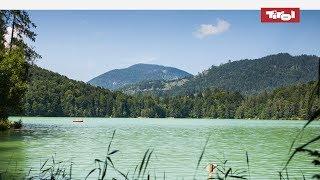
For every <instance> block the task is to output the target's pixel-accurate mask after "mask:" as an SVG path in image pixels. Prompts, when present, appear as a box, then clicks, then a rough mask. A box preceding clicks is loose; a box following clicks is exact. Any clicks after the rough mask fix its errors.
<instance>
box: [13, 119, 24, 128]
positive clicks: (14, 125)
mask: <svg viewBox="0 0 320 180" xmlns="http://www.w3.org/2000/svg"><path fill="white" fill-rule="evenodd" d="M12 127H13V129H21V128H22V121H21V119H20V120H19V121H14V122H13V123H12Z"/></svg>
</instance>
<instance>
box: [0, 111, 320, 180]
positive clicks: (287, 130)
mask: <svg viewBox="0 0 320 180" xmlns="http://www.w3.org/2000/svg"><path fill="white" fill-rule="evenodd" d="M18 119H20V118H18V117H13V118H11V120H18ZM74 119H75V118H43V117H23V118H22V120H23V123H24V124H25V130H22V131H15V132H10V133H1V134H0V171H5V170H6V169H8V171H10V172H11V173H13V174H14V173H27V172H29V170H30V168H31V171H30V173H31V174H36V173H38V171H37V170H39V169H40V166H41V165H42V164H43V162H44V161H45V160H46V159H48V158H50V157H51V156H54V158H55V160H56V161H72V162H73V166H72V174H73V175H72V177H73V178H74V179H84V177H85V176H86V175H87V174H88V173H89V172H90V170H91V169H93V168H94V167H96V166H95V163H94V159H104V157H105V155H106V151H107V146H108V143H109V140H110V137H111V135H112V132H113V130H116V135H115V139H114V143H113V145H112V147H113V149H118V150H119V152H118V153H116V154H115V155H114V157H113V161H114V164H115V166H116V167H117V168H119V169H121V170H122V171H123V172H127V171H130V172H132V171H134V168H135V166H136V165H137V164H138V163H139V162H140V161H141V159H142V157H143V155H144V152H145V151H146V150H147V149H148V148H153V149H154V154H153V156H152V157H151V161H150V164H149V169H148V171H149V172H150V173H151V174H152V175H153V174H156V176H157V177H159V178H161V177H162V176H163V174H164V172H165V174H166V178H167V179H192V178H193V175H194V174H195V168H196V165H197V160H198V158H199V156H200V154H201V151H202V147H203V146H204V144H205V141H206V139H207V137H208V136H209V134H211V138H210V140H209V142H208V146H207V148H206V151H205V154H204V156H203V159H202V162H201V163H200V168H199V169H198V171H197V172H196V177H198V179H205V177H206V176H207V174H206V171H205V169H204V167H205V166H206V164H207V163H209V162H215V163H216V164H222V163H221V162H222V161H224V160H228V162H227V165H229V166H232V167H233V168H234V169H240V170H246V166H247V165H246V156H245V153H246V151H248V153H249V158H250V174H251V177H252V179H279V177H278V171H279V170H281V168H282V167H283V166H284V163H285V162H286V160H287V158H288V150H289V147H290V144H291V142H292V140H293V139H294V137H295V136H296V134H297V132H298V131H299V129H300V128H301V127H302V126H303V124H304V123H305V121H282V120H276V121H275V120H213V119H142V118H141V119H140V118H139V119H120V118H118V119H116V118H115V119H113V118H82V119H83V120H84V122H83V123H74V122H73V120H74ZM319 128H320V124H319V122H316V123H314V124H312V125H311V126H310V127H309V128H308V129H307V130H306V131H305V133H304V135H303V137H302V138H301V140H300V143H302V142H304V141H305V140H308V139H311V138H312V137H314V136H316V135H317V134H318V133H319ZM315 146H317V147H318V148H319V147H320V145H319V144H317V145H315ZM288 171H289V174H290V175H291V176H292V177H296V178H297V179H301V178H302V174H301V173H304V175H305V176H306V178H307V179H309V178H310V176H311V174H313V173H316V172H317V169H316V168H315V167H314V166H313V165H311V163H310V159H309V158H308V157H307V156H305V155H302V154H301V155H298V156H296V157H295V158H294V160H293V162H292V164H291V165H290V166H289V169H288Z"/></svg>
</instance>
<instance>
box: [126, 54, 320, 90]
mask: <svg viewBox="0 0 320 180" xmlns="http://www.w3.org/2000/svg"><path fill="white" fill-rule="evenodd" d="M317 73H318V57H317V56H310V55H300V56H291V55H290V54H287V53H280V54H275V55H269V56H265V57H262V58H258V59H244V60H239V61H233V62H228V63H226V64H222V65H220V66H212V67H211V68H209V69H208V70H205V71H203V72H202V73H199V74H198V75H196V76H194V77H189V78H184V79H178V80H175V81H148V82H142V83H138V84H136V85H132V86H128V87H126V88H125V89H123V91H124V92H126V93H129V94H135V93H150V94H155V95H165V94H167V95H180V94H189V93H195V92H200V91H202V90H204V89H207V88H213V89H215V88H221V89H226V90H231V91H238V92H241V93H243V94H256V93H259V92H261V91H270V90H273V89H275V88H277V87H282V86H288V85H295V84H299V83H306V82H309V81H312V80H315V79H316V77H317Z"/></svg>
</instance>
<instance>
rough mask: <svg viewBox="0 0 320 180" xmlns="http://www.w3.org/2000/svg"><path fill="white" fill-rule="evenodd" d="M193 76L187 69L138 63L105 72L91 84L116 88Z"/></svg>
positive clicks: (92, 80) (91, 81)
mask: <svg viewBox="0 0 320 180" xmlns="http://www.w3.org/2000/svg"><path fill="white" fill-rule="evenodd" d="M189 76H192V75H191V74H189V73H188V72H186V71H183V70H180V69H177V68H174V67H169V66H163V65H157V64H145V63H138V64H134V65H131V66H129V67H127V68H123V69H114V70H111V71H108V72H106V73H103V74H101V75H99V76H97V77H95V78H93V79H91V80H90V81H88V83H89V84H91V85H94V86H100V87H104V88H107V89H111V90H115V89H119V88H122V87H124V86H126V85H131V84H136V83H139V82H143V81H150V80H174V79H178V78H184V77H189Z"/></svg>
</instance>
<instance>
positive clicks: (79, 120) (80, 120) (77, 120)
mask: <svg viewBox="0 0 320 180" xmlns="http://www.w3.org/2000/svg"><path fill="white" fill-rule="evenodd" d="M72 122H77V123H79V122H83V120H82V119H74V120H73V121H72Z"/></svg>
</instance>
